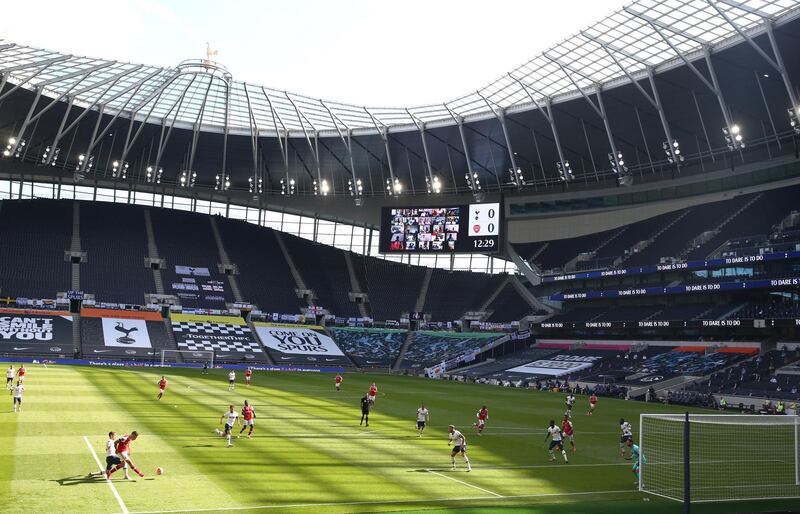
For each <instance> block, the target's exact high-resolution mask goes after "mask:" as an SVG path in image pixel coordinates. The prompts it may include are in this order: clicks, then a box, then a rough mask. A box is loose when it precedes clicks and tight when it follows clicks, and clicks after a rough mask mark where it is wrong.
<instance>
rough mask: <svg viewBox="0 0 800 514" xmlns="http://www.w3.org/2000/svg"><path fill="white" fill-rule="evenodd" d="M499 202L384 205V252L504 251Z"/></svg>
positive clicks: (381, 246)
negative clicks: (443, 204)
mask: <svg viewBox="0 0 800 514" xmlns="http://www.w3.org/2000/svg"><path fill="white" fill-rule="evenodd" d="M502 224H503V223H502V211H501V210H500V204H499V203H486V204H483V203H475V204H470V205H455V206H435V207H384V208H383V209H382V211H381V233H380V251H381V253H494V252H498V251H500V229H501V227H502Z"/></svg>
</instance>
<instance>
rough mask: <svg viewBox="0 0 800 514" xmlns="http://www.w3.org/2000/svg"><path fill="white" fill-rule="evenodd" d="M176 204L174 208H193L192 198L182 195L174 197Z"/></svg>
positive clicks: (187, 209) (184, 209)
mask: <svg viewBox="0 0 800 514" xmlns="http://www.w3.org/2000/svg"><path fill="white" fill-rule="evenodd" d="M173 200H174V204H173V209H179V210H181V211H191V210H192V200H191V198H184V197H181V196H176V197H174V198H173Z"/></svg>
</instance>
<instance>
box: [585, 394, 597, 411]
mask: <svg viewBox="0 0 800 514" xmlns="http://www.w3.org/2000/svg"><path fill="white" fill-rule="evenodd" d="M596 406H597V395H596V394H594V393H592V396H590V397H589V412H588V413H587V415H589V416H592V415H594V408H595V407H596Z"/></svg>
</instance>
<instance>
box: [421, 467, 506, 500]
mask: <svg viewBox="0 0 800 514" xmlns="http://www.w3.org/2000/svg"><path fill="white" fill-rule="evenodd" d="M425 471H426V472H427V473H433V474H434V475H436V476H440V477H442V478H446V479H448V480H452V481H453V482H458V483H459V484H462V485H465V486H467V487H471V488H473V489H477V490H478V491H483V492H484V493H489V494H491V495H493V496H496V497H498V498H502V497H503V495H502V494H497V493H495V492H494V491H490V490H488V489H484V488H483V487H478V486H477V485H472V484H470V483H467V482H464V481H463V480H459V479H457V478H453V477H449V476H447V475H445V474H443V473H439V472H438V471H433V470H430V469H426V470H425Z"/></svg>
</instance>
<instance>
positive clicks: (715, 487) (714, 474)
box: [639, 414, 800, 502]
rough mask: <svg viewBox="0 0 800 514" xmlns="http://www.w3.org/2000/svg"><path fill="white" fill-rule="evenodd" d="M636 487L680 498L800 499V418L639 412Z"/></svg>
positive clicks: (647, 491) (694, 500)
mask: <svg viewBox="0 0 800 514" xmlns="http://www.w3.org/2000/svg"><path fill="white" fill-rule="evenodd" d="M639 421H640V425H639V426H640V431H639V448H640V451H641V453H642V455H643V456H644V459H643V461H642V465H641V472H640V475H639V490H641V491H643V492H646V493H650V494H654V495H657V496H663V497H665V498H670V499H673V500H678V501H682V502H713V501H730V500H747V499H770V498H796V497H800V446H798V444H799V443H800V417H798V416H758V415H725V414H685V415H684V414H642V415H641V416H640V419H639Z"/></svg>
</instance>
